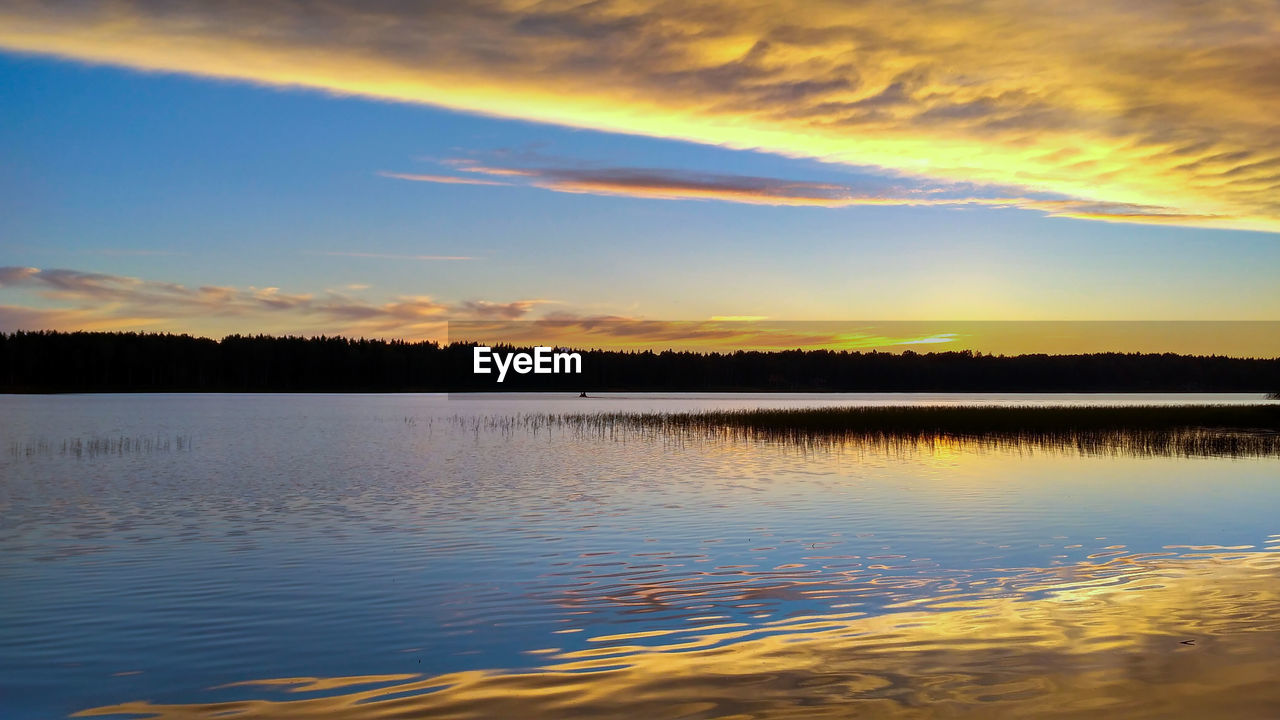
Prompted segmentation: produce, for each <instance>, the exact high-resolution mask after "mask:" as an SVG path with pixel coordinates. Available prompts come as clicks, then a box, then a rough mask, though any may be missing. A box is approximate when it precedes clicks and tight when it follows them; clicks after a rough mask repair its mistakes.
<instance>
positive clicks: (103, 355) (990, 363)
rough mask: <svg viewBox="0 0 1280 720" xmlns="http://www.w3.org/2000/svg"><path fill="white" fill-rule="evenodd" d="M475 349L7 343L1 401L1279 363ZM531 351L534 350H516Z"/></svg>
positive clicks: (933, 383) (643, 387)
mask: <svg viewBox="0 0 1280 720" xmlns="http://www.w3.org/2000/svg"><path fill="white" fill-rule="evenodd" d="M473 347H474V345H472V344H465V343H464V344H449V345H441V344H439V343H436V342H429V341H422V342H406V341H395V340H393V341H387V340H367V339H350V338H342V337H313V338H302V337H273V336H265V335H259V336H252V337H250V336H241V335H231V336H228V337H225V338H223V339H221V340H213V339H210V338H201V337H193V336H190V335H172V334H159V333H107V332H71V333H67V332H52V331H37V332H15V333H0V393H156V392H282V393H290V392H329V393H343V392H565V393H572V394H573V395H575V396H576V395H578V394H579V393H581V392H587V393H588V394H591V393H598V392H703V393H706V392H762V393H772V392H813V393H828V392H829V393H842V392H861V393H867V392H886V393H888V392H1010V393H1014V392H1021V393H1028V392H1035V393H1140V392H1165V393H1167V392H1212V393H1257V394H1259V396H1264V395H1266V394H1268V393H1275V392H1277V391H1278V389H1280V358H1239V357H1227V356H1221V355H1176V354H1171V353H1163V354H1155V353H1092V354H1080V355H1039V354H1036V355H1011V356H1006V355H984V354H982V353H974V352H970V351H967V350H961V351H949V352H929V353H918V352H914V351H910V350H905V351H903V352H900V353H890V352H877V351H870V352H861V351H845V350H779V351H772V352H762V351H736V352H708V353H700V352H676V351H669V350H668V351H663V352H653V351H616V350H598V349H597V350H592V349H579V350H574V352H579V353H581V355H582V363H581V366H582V372H581V373H580V374H571V375H563V374H562V375H555V374H552V375H536V374H528V375H509V376H508V377H507V381H506V382H505V383H497V382H496V381H495V379H494V378H495V376H494V375H492V374H490V375H476V374H474V373H473V368H472V349H473ZM514 349H518V350H527V349H528V348H514Z"/></svg>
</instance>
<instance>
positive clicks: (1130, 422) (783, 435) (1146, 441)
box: [456, 405, 1280, 457]
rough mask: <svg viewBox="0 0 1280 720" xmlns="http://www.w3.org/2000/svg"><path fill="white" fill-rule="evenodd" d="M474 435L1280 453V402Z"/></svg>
mask: <svg viewBox="0 0 1280 720" xmlns="http://www.w3.org/2000/svg"><path fill="white" fill-rule="evenodd" d="M456 421H457V422H458V423H460V424H462V425H464V426H466V427H469V428H470V429H472V430H473V431H475V432H479V431H481V430H486V431H497V432H514V431H516V430H523V431H528V432H535V433H537V432H543V431H547V432H550V431H553V430H559V431H567V432H571V433H573V434H575V435H577V436H580V437H601V438H611V439H625V438H626V437H628V436H634V435H641V436H650V437H658V436H661V437H667V438H677V439H681V440H688V439H696V438H701V439H724V440H736V441H749V442H768V443H782V444H787V445H795V446H804V447H816V446H828V447H830V446H837V445H838V446H842V447H843V446H848V445H855V446H861V447H869V446H876V447H882V448H887V449H894V448H897V449H900V450H901V449H905V448H907V447H911V446H919V445H922V444H923V445H926V446H928V445H936V444H938V443H945V444H948V445H956V444H959V445H977V446H983V447H1000V448H1006V449H1023V448H1035V449H1042V450H1054V451H1074V452H1077V453H1080V454H1085V455H1098V454H1109V455H1121V454H1123V455H1162V456H1227V457H1244V456H1276V455H1280V405H1177V406H1158V405H1143V406H1096V405H1095V406H1076V407H1070V406H1057V407H1044V406H1014V407H1005V406H971V405H966V406H915V405H912V406H879V407H865V406H860V407H828V408H802V409H755V410H712V411H704V412H685V413H628V412H598V413H567V414H539V413H533V414H521V415H514V416H489V417H478V418H477V417H470V418H456Z"/></svg>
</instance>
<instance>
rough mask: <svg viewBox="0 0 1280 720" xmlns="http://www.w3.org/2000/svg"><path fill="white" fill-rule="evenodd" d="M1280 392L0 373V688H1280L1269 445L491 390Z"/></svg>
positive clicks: (529, 705) (413, 695)
mask: <svg viewBox="0 0 1280 720" xmlns="http://www.w3.org/2000/svg"><path fill="white" fill-rule="evenodd" d="M1260 401H1261V398H1260V397H1259V396H1255V395H1193V394H1189V395H998V394H989V395H972V394H964V395H940V394H929V395H912V394H888V395H777V394H771V395H732V396H714V395H707V396H691V395H671V394H665V395H664V394H633V395H623V394H616V395H604V396H600V397H593V398H587V399H578V398H574V397H566V396H563V395H527V396H525V395H454V396H444V395H217V394H213V395H58V396H0V418H2V421H0V422H2V425H0V717H4V718H7V719H9V720H27V719H28V718H30V719H36V718H40V719H45V718H56V717H65V716H68V715H71V714H81V715H90V716H104V717H111V716H115V717H138V716H155V717H163V718H196V717H211V716H215V715H216V716H222V715H223V714H225V715H226V716H231V717H238V718H285V717H290V718H297V717H317V718H330V717H331V718H387V717H449V718H471V717H474V718H504V717H512V718H544V717H545V718H553V717H618V718H623V717H638V716H640V717H645V718H646V720H649V719H651V718H712V717H769V718H772V717H779V718H782V717H801V718H811V717H895V718H907V717H911V718H914V717H921V718H926V717H974V718H991V717H1011V718H1012V717H1029V716H1030V717H1099V716H1102V717H1108V718H1129V717H1133V718H1138V717H1197V718H1202V717H1240V718H1245V717H1260V718H1262V717H1275V716H1280V687H1278V686H1277V684H1276V683H1275V682H1274V678H1275V677H1278V676H1280V649H1277V648H1280V553H1277V552H1276V550H1280V512H1278V510H1280V458H1276V457H1236V458H1230V457H1161V456H1127V455H1125V454H1122V453H1118V454H1102V455H1082V454H1079V453H1075V452H1069V451H1062V452H1053V451H1046V450H1044V449H1043V448H1020V447H1016V446H1014V447H1007V446H1002V447H983V446H980V445H973V444H949V443H946V442H940V443H934V444H931V445H929V446H920V447H915V448H901V447H899V448H895V449H893V450H892V451H890V450H888V449H877V448H875V447H862V446H849V447H842V446H839V445H833V446H829V447H797V446H790V445H787V444H784V443H768V442H749V441H743V442H731V441H723V442H717V441H715V440H714V439H710V438H709V439H706V440H705V441H697V440H696V439H695V440H690V439H689V438H680V439H675V438H662V437H654V436H642V435H638V434H637V435H626V434H622V435H611V436H608V437H599V436H591V435H589V434H587V435H584V434H582V433H572V432H556V431H554V430H551V431H547V430H544V431H542V432H531V431H527V430H521V429H520V428H519V427H516V429H514V430H512V429H508V430H501V429H495V428H497V427H499V426H500V425H495V424H493V423H489V424H486V423H482V422H475V420H476V419H482V418H489V419H492V418H503V417H512V416H517V415H520V414H528V413H572V412H596V411H600V410H626V411H690V410H702V409H719V408H756V407H810V406H829V405H831V406H834V405H851V404H853V405H856V404H889V405H900V404H1003V405H1022V404H1048V405H1054V404H1103V403H1105V404H1148V403H1157V404H1159V403H1168V404H1177V403H1239V404H1248V403H1257V402H1260Z"/></svg>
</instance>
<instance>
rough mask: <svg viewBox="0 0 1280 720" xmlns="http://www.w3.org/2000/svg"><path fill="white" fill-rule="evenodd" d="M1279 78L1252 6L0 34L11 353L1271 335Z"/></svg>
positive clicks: (57, 24) (256, 9) (918, 8)
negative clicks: (639, 340)
mask: <svg viewBox="0 0 1280 720" xmlns="http://www.w3.org/2000/svg"><path fill="white" fill-rule="evenodd" d="M1277 68H1280V5H1277V4H1276V3H1274V2H1269V1H1261V0H1258V1H1253V0H1226V1H1220V2H1209V1H1205V2H1195V1H1192V0H1183V1H1178V2H1173V1H1170V2H1154V1H1152V2H1107V3H1062V2H1059V3H1048V2H1037V1H1034V0H1021V1H1020V0H986V1H983V2H955V1H953V0H908V1H900V0H899V1H894V2H888V1H885V2H825V1H816V2H815V1H808V2H770V3H753V2H745V3H744V2H737V1H733V0H711V1H706V0H687V1H685V2H679V3H668V2H661V1H653V2H646V1H643V0H635V1H630V0H628V1H621V2H611V1H607V0H606V1H601V2H590V3H580V2H567V1H565V2H514V1H512V2H508V1H504V0H492V1H487V2H446V3H425V2H424V3H414V2H405V1H404V0H365V1H363V2H359V3H356V2H305V1H299V2H288V3H284V2H280V3H275V2H253V1H250V0H239V1H231V2H217V3H210V2H196V1H195V0H187V1H183V0H171V1H148V2H144V1H142V0H136V1H130V0H116V1H114V2H89V1H77V2H71V1H59V0H39V1H38V2H36V1H27V0H0V88H3V90H2V91H0V97H2V98H3V101H2V102H0V330H16V329H47V328H56V329H129V330H150V331H177V332H191V333H195V334H204V335H211V336H220V335H223V334H226V333H231V332H241V333H245V332H251V333H257V332H267V333H301V334H318V333H327V334H335V333H341V334H347V335H364V336H377V337H404V338H423V337H443V330H444V323H445V321H447V320H518V319H519V320H527V319H536V318H546V317H551V318H561V319H575V320H577V319H583V318H630V319H642V320H649V321H656V320H700V321H705V320H711V319H712V318H720V319H725V318H756V319H760V318H764V319H769V320H852V319H874V320H930V321H937V320H953V321H960V320H965V321H974V320H1255V321H1257V320H1268V321H1273V320H1280V282H1278V281H1277V277H1280V272H1278V271H1280V131H1277V118H1280V71H1277ZM719 321H720V320H717V322H719ZM943 330H945V328H941V327H940V328H939V329H938V330H936V331H934V330H931V332H932V333H933V334H932V335H928V336H927V337H934V336H936V335H937V334H938V332H942V331H943ZM943 334H944V335H945V333H943ZM923 337H926V335H921V336H920V337H916V338H914V339H915V340H919V339H921V338H923ZM894 339H895V341H896V340H904V341H906V340H911V339H913V338H894ZM948 342H949V341H947V340H945V338H944V341H943V342H941V343H936V342H935V345H936V346H937V348H938V349H942V348H943V347H946V346H948ZM890 344H891V345H892V344H895V343H890ZM917 349H920V348H917ZM928 349H932V348H928ZM1132 349H1143V348H1132ZM1150 349H1164V348H1163V347H1161V346H1151V347H1150ZM1257 352H1263V350H1257Z"/></svg>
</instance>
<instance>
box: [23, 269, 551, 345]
mask: <svg viewBox="0 0 1280 720" xmlns="http://www.w3.org/2000/svg"><path fill="white" fill-rule="evenodd" d="M348 287H349V288H351V289H353V291H354V289H356V288H361V287H363V286H359V285H354V286H348ZM0 291H9V292H13V293H30V294H31V295H32V301H31V302H29V303H28V304H24V305H5V306H3V312H0V329H4V330H17V329H46V328H50V329H121V328H134V329H141V328H148V327H149V328H164V329H177V330H189V329H191V328H192V327H193V326H206V325H211V324H213V325H234V326H236V327H238V328H239V329H240V330H241V331H253V332H257V331H262V330H263V329H272V330H273V331H277V332H279V331H289V332H323V333H343V334H349V335H367V336H386V337H422V336H425V335H428V334H430V335H443V326H444V323H445V322H446V321H448V320H450V319H468V318H471V319H488V318H501V319H505V320H514V319H518V318H522V317H525V316H526V315H528V314H529V313H530V312H531V311H533V310H534V309H535V308H537V307H538V306H540V305H544V304H547V303H550V302H553V301H550V300H543V299H528V300H515V301H510V302H497V301H491V300H466V301H459V302H447V301H442V300H437V299H435V298H433V297H431V296H429V295H397V296H392V297H389V298H384V299H382V300H380V301H375V300H370V299H367V298H364V297H360V296H357V295H352V294H349V293H346V292H338V291H334V290H329V291H325V292H323V293H291V292H285V291H282V290H281V289H280V288H277V287H249V288H236V287H227V286H217V285H205V286H199V287H188V286H186V285H182V284H179V283H170V282H161V281H155V280H143V279H140V278H133V277H126V276H121V275H111V274H105V273H94V272H83V271H79V270H67V269H57V268H52V269H40V268H32V267H0Z"/></svg>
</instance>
